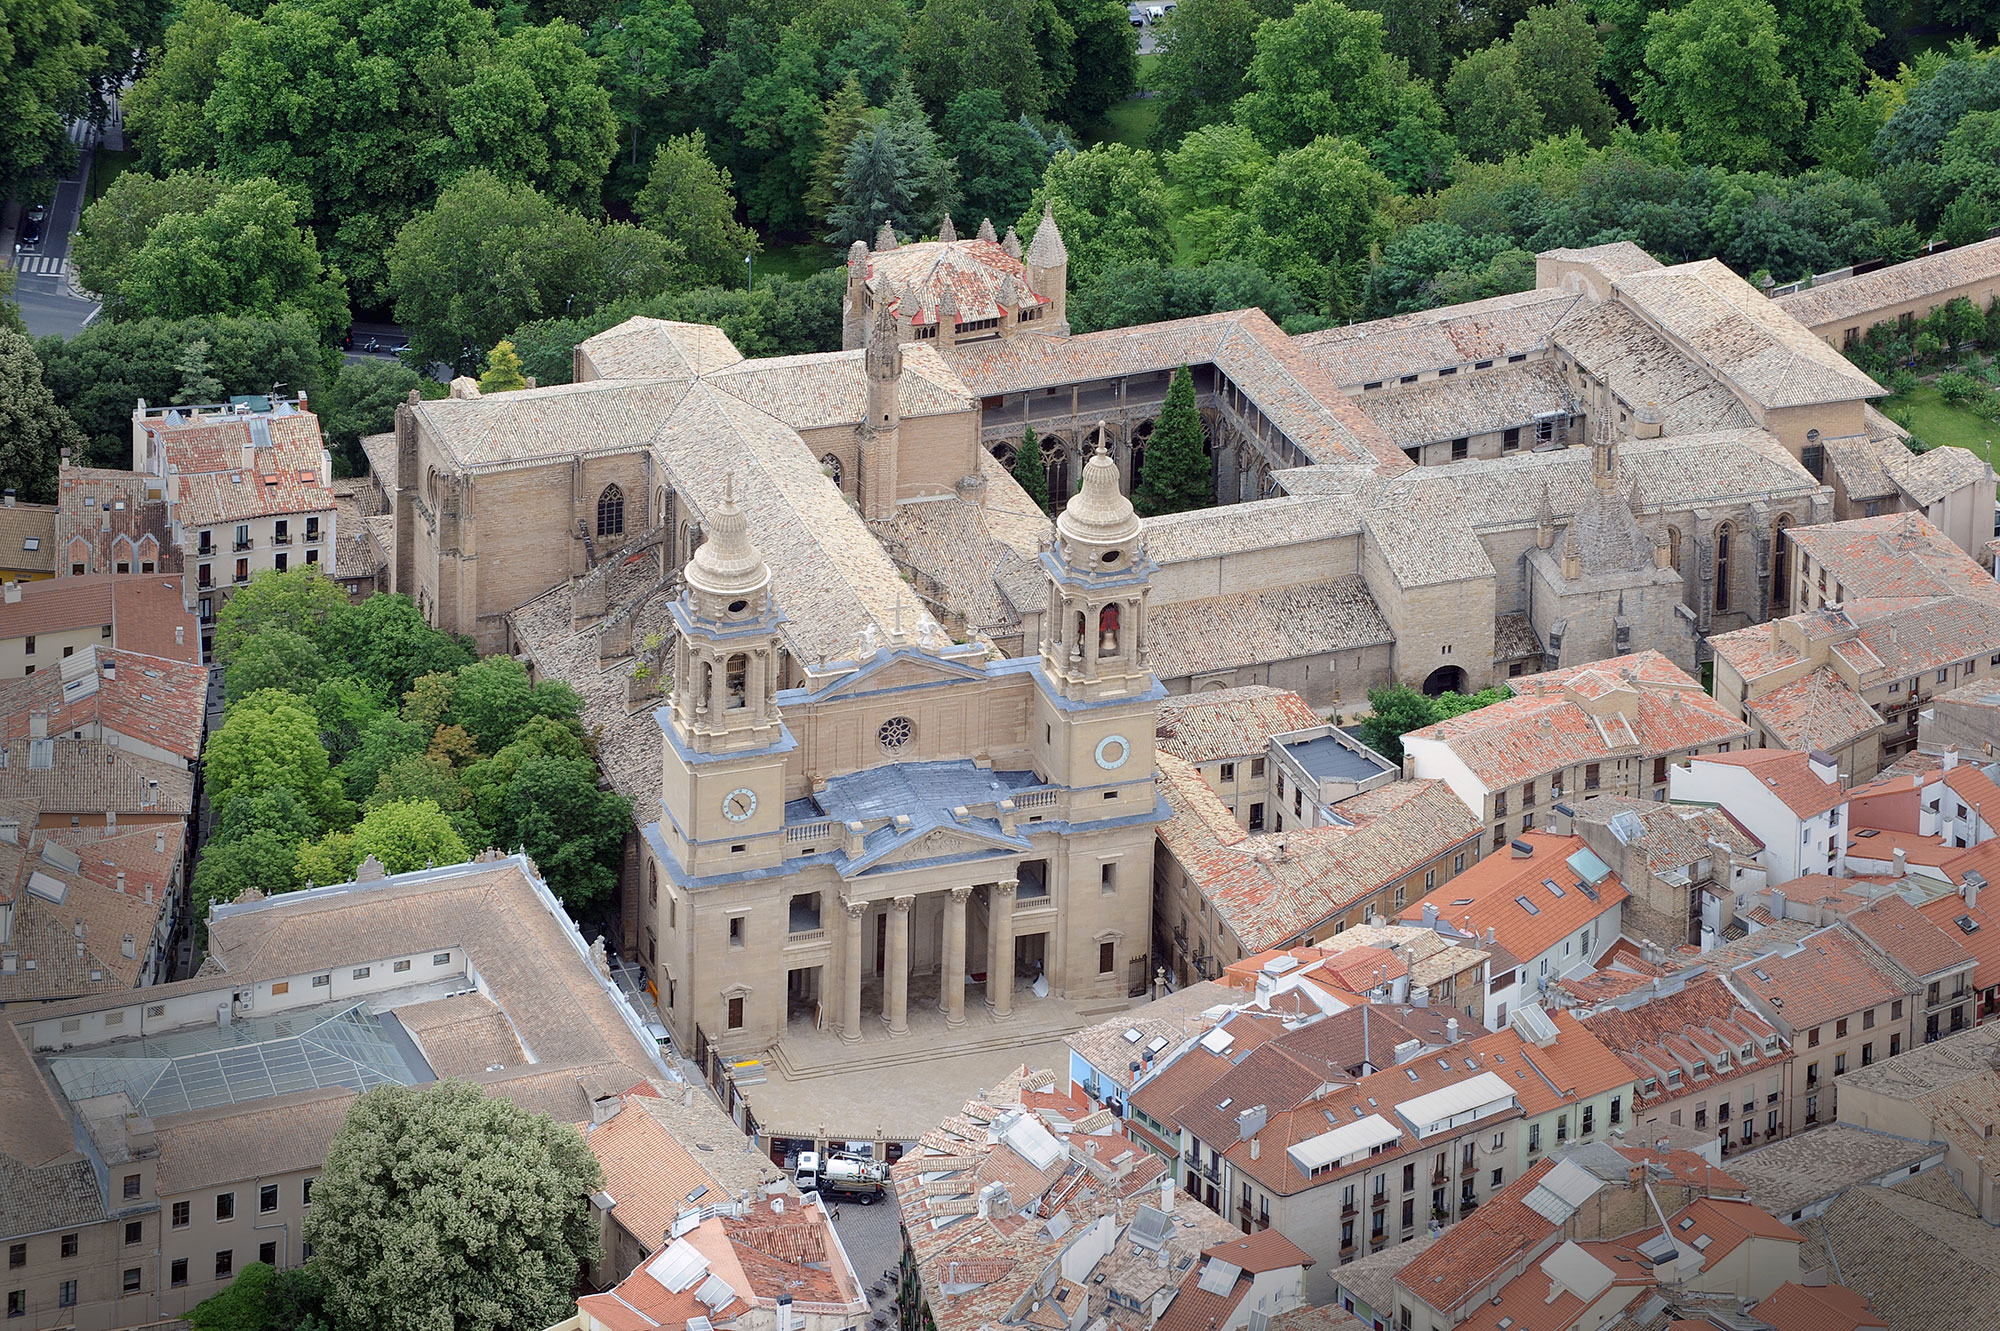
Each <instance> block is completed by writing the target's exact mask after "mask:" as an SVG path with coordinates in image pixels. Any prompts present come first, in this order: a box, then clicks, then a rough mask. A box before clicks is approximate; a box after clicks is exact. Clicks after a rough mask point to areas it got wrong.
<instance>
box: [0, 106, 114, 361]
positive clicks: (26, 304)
mask: <svg viewBox="0 0 2000 1331" xmlns="http://www.w3.org/2000/svg"><path fill="white" fill-rule="evenodd" d="M84 128H85V127H82V126H78V127H74V128H72V130H71V137H72V138H77V136H78V134H79V132H80V131H83V130H84ZM78 146H79V151H78V153H77V166H76V171H75V172H74V174H73V175H72V176H71V177H70V178H69V179H66V180H64V181H62V182H61V183H60V184H58V185H57V186H56V193H55V197H54V198H53V199H51V200H50V201H49V221H48V228H47V230H46V231H45V232H44V234H43V236H42V239H41V240H40V241H39V242H37V243H36V244H35V245H32V246H30V247H29V248H27V249H23V250H19V251H17V252H15V253H14V254H13V265H14V270H15V275H14V303H15V304H16V305H19V306H20V307H21V318H22V320H23V321H24V322H25V323H26V324H27V325H28V331H29V332H30V333H31V334H33V335H34V336H36V337H42V336H45V335H47V334H49V333H60V334H62V335H63V336H64V337H70V336H73V335H75V334H76V333H78V332H80V331H81V330H82V328H83V326H84V324H86V323H87V322H89V320H90V319H91V318H93V317H94V316H95V315H96V314H97V308H98V307H97V302H96V301H93V300H86V299H84V298H83V297H82V296H80V295H78V294H77V291H76V288H75V286H73V285H72V284H71V283H70V281H69V276H68V271H69V270H68V265H69V242H70V236H71V234H72V233H73V232H75V230H76V224H77V219H78V217H79V215H80V213H81V211H82V208H83V179H84V173H85V172H86V171H87V170H88V169H89V166H90V150H91V144H90V143H89V142H88V141H87V140H83V139H79V140H78ZM10 239H11V238H10ZM9 248H10V249H11V248H12V247H11V244H10V246H9Z"/></svg>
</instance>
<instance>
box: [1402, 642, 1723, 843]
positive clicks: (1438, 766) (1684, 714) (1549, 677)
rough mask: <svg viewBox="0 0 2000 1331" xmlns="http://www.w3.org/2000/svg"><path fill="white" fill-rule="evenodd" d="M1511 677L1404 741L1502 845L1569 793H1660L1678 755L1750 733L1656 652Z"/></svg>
mask: <svg viewBox="0 0 2000 1331" xmlns="http://www.w3.org/2000/svg"><path fill="white" fill-rule="evenodd" d="M1509 684H1510V686H1511V687H1512V688H1513V690H1514V695H1515V696H1513V697H1511V698H1507V699H1505V700H1503V701H1501V702H1497V703H1494V704H1492V705H1491V706H1487V707H1482V708H1480V709H1479V710H1477V711H1473V712H1467V713H1465V714H1464V715H1463V716H1457V717H1454V718H1452V719H1451V720H1449V721H1440V722H1439V723H1437V724H1436V725H1433V726H1425V727H1424V728H1422V729H1420V730H1413V731H1411V732H1410V733H1409V734H1407V735H1405V736H1403V771H1404V774H1405V775H1407V776H1414V777H1427V778H1434V779H1436V780H1440V781H1443V782H1444V783H1445V784H1446V785H1448V786H1450V787H1451V788H1452V790H1453V791H1455V792H1457V794H1458V797H1459V798H1460V799H1462V800H1464V801H1465V806H1466V807H1467V808H1468V809H1471V810H1472V812H1473V814H1474V816H1476V817H1477V818H1478V819H1479V821H1480V822H1481V823H1482V824H1484V825H1485V827H1486V829H1487V832H1488V835H1489V836H1490V838H1491V840H1490V848H1491V849H1492V850H1495V851H1497V850H1500V849H1502V848H1504V847H1505V846H1506V844H1507V843H1508V841H1509V840H1511V839H1512V838H1514V837H1516V836H1518V835H1521V834H1522V833H1526V832H1532V831H1535V830H1536V829H1537V828H1546V827H1547V826H1548V819H1549V817H1550V813H1551V810H1553V808H1554V807H1555V806H1556V805H1558V804H1560V803H1562V802H1563V801H1564V800H1578V799H1584V798H1587V797H1589V796H1591V795H1595V794H1604V795H1630V796H1634V797H1636V798H1639V799H1649V800H1663V799H1665V798H1666V797H1667V796H1666V791H1667V784H1668V770H1669V769H1670V768H1671V767H1672V766H1673V765H1674V764H1675V763H1676V762H1678V761H1680V760H1682V759H1684V758H1686V757H1688V756H1690V755H1693V754H1701V753H1726V752H1728V751H1729V750H1730V749H1732V748H1740V747H1742V744H1743V741H1744V740H1745V739H1746V738H1747V737H1748V735H1749V733H1750V732H1749V727H1748V726H1746V725H1744V724H1743V723H1742V722H1741V721H1739V720H1737V719H1736V718H1735V717H1733V716H1731V715H1730V714H1729V712H1728V711H1727V710H1725V709H1724V708H1723V707H1721V706H1720V705H1718V704H1717V703H1716V701H1715V700H1714V699H1712V698H1710V697H1709V696H1708V695H1707V694H1706V693H1704V692H1703V691H1702V688H1701V685H1700V684H1699V683H1697V682H1696V681H1695V680H1694V679H1692V678H1690V677H1689V676H1688V674H1687V673H1686V672H1685V671H1683V670H1681V669H1680V668H1679V667H1678V666H1676V665H1674V663H1673V662H1672V661H1670V660H1668V659H1667V658H1666V657H1664V656H1662V655H1661V654H1660V653H1658V652H1653V651H1644V652H1635V653H1633V654H1632V655H1630V656H1621V657H1617V658H1614V659H1612V660H1608V661H1594V662H1591V663H1589V664H1587V665H1580V666H1574V667H1571V668H1569V669H1565V670H1552V671H1549V672H1547V673H1545V674H1540V675H1525V676H1522V677H1521V678H1519V679H1515V680H1510V681H1509Z"/></svg>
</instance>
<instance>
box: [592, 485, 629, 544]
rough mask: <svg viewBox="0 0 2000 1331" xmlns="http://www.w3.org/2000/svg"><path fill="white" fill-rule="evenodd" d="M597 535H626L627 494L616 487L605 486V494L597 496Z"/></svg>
mask: <svg viewBox="0 0 2000 1331" xmlns="http://www.w3.org/2000/svg"><path fill="white" fill-rule="evenodd" d="M597 534H598V535H599V536H623V535H624V534H625V492H624V491H623V490H621V489H619V488H618V487H617V486H615V485H607V486H605V487H604V493H603V494H601V495H599V496H597Z"/></svg>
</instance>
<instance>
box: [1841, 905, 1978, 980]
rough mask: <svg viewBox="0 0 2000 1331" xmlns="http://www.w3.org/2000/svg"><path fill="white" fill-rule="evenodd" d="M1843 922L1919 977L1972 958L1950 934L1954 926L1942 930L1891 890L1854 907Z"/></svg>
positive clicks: (1924, 976) (1935, 973)
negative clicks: (1950, 929)
mask: <svg viewBox="0 0 2000 1331" xmlns="http://www.w3.org/2000/svg"><path fill="white" fill-rule="evenodd" d="M1847 922H1848V923H1849V924H1851V925H1853V926H1854V929H1855V931H1856V932H1858V933H1859V934H1860V935H1861V936H1862V937H1863V938H1866V939H1867V940H1868V941H1869V942H1871V943H1873V944H1874V945H1875V946H1876V947H1878V948H1880V949H1881V950H1882V951H1884V952H1886V953H1888V954H1889V957H1890V958H1891V959H1892V960H1893V961H1894V962H1895V963H1896V964H1897V965H1898V966H1901V967H1902V968H1903V969H1904V970H1906V971H1908V972H1909V973H1910V974H1912V975H1914V976H1916V977H1917V978H1918V979H1919V980H1928V979H1930V978H1931V977H1932V976H1935V975H1941V974H1943V973H1945V972H1946V971H1950V970H1955V969H1956V968H1958V967H1960V966H1963V965H1965V963H1966V962H1968V961H1970V960H1972V959H1973V957H1972V953H1971V952H1969V951H1967V950H1966V949H1965V948H1964V947H1963V946H1961V945H1960V944H1959V941H1958V939H1957V938H1956V937H1955V936H1954V935H1956V934H1957V932H1958V931H1957V930H1956V929H1954V930H1952V932H1951V933H1946V932H1945V931H1944V930H1943V929H1940V928H1939V927H1938V926H1937V925H1936V924H1935V923H1934V922H1932V920H1931V919H1930V917H1929V916H1927V915H1925V914H1924V913H1923V912H1922V911H1920V910H1918V909H1917V908H1916V907H1915V906H1912V905H1911V904H1910V903H1909V902H1907V901H1905V900H1903V898H1902V897H1901V896H1900V895H1898V894H1896V893H1893V892H1892V893H1890V894H1889V895H1888V896H1886V897H1883V898H1882V899H1881V900H1879V901H1877V902H1875V903H1874V904H1873V905H1870V906H1866V907H1864V908H1863V909H1861V910H1857V911H1855V912H1854V913H1853V914H1851V915H1849V916H1848V917H1847Z"/></svg>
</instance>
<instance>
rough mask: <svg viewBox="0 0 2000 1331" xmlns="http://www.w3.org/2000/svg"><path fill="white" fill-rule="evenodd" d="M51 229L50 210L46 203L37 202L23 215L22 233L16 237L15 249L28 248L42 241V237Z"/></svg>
mask: <svg viewBox="0 0 2000 1331" xmlns="http://www.w3.org/2000/svg"><path fill="white" fill-rule="evenodd" d="M48 229H49V210H48V206H47V205H46V204H40V203H38V204H35V205H34V206H33V207H31V208H29V209H28V211H27V212H25V213H23V214H22V215H21V233H20V234H19V235H18V236H16V237H15V238H14V248H15V249H26V248H27V247H28V246H30V245H39V244H41V243H42V237H43V236H44V235H45V234H47V232H48Z"/></svg>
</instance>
